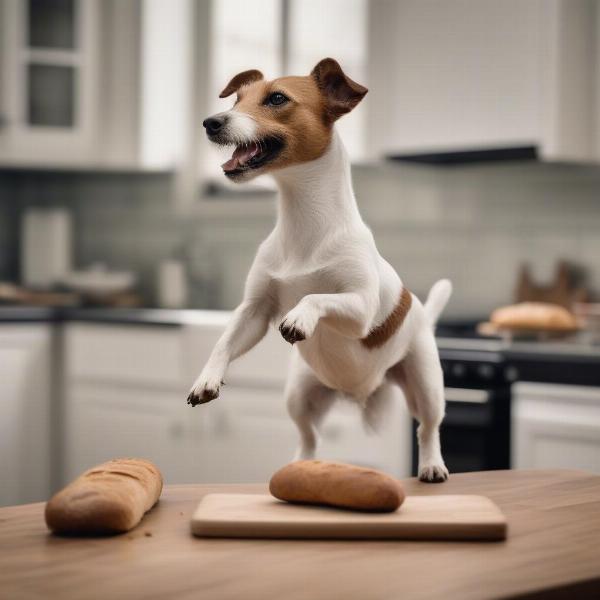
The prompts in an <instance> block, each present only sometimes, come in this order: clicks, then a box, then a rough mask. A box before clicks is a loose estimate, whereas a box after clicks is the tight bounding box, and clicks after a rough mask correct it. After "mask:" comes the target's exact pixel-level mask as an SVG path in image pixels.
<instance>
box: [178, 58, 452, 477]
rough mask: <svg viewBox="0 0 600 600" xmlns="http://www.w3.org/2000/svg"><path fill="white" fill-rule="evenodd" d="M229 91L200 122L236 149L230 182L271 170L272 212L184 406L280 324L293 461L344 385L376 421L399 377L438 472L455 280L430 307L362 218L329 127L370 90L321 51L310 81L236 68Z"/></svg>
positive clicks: (203, 398)
mask: <svg viewBox="0 0 600 600" xmlns="http://www.w3.org/2000/svg"><path fill="white" fill-rule="evenodd" d="M234 93H235V94H237V99H236V102H235V104H234V106H233V108H232V109H231V110H228V111H226V112H222V113H219V114H216V115H214V116H212V117H210V118H208V119H206V120H205V121H204V127H205V128H206V133H207V135H208V138H209V139H210V140H211V141H212V142H215V143H217V144H223V145H234V146H235V150H234V151H233V155H232V157H231V158H230V159H229V160H228V161H227V162H226V163H224V164H223V165H222V167H223V170H224V172H225V175H226V176H227V177H228V178H229V179H232V180H233V181H239V182H241V181H247V180H249V179H251V178H253V177H255V176H257V175H259V174H263V173H271V174H272V175H273V177H274V178H275V180H276V182H277V184H278V187H279V190H280V195H279V205H278V209H279V210H278V219H277V223H276V225H275V228H274V229H273V231H272V232H271V234H270V235H269V236H268V237H267V239H266V240H265V241H264V242H263V243H262V244H261V245H260V247H259V249H258V252H257V255H256V258H255V260H254V263H253V265H252V267H251V269H250V272H249V274H248V279H247V281H246V287H245V290H244V299H243V301H242V303H241V304H240V305H239V306H238V308H237V309H236V310H235V312H234V315H233V318H232V320H231V322H230V323H229V324H228V326H227V328H226V330H225V332H224V333H223V335H222V337H221V339H220V340H219V341H218V342H217V344H216V346H215V348H214V350H213V352H212V354H211V356H210V358H209V360H208V362H207V364H206V366H205V367H204V369H203V370H202V372H201V373H200V375H199V376H198V378H197V379H196V382H195V383H194V385H193V386H192V389H191V391H190V394H189V397H188V403H189V404H191V405H192V406H195V405H196V404H202V403H205V402H209V401H210V400H213V399H214V398H216V397H217V396H218V395H219V389H220V387H221V384H222V381H223V378H224V377H225V373H226V370H227V367H228V365H229V363H230V362H231V361H232V360H234V359H235V358H237V357H238V356H241V355H242V354H244V353H245V352H247V351H248V350H250V348H252V347H253V346H254V345H256V344H257V343H258V342H259V341H260V340H261V338H262V337H263V336H264V335H265V333H266V331H267V328H268V326H269V324H270V323H273V324H274V325H275V326H278V327H279V331H280V332H281V335H282V336H283V337H284V339H285V340H287V341H288V342H289V343H291V344H295V346H294V351H293V359H292V367H291V372H290V375H289V378H288V382H287V385H286V391H285V394H286V400H287V405H288V409H289V413H290V415H291V417H292V419H293V420H294V422H295V423H296V425H297V426H298V429H299V431H300V447H299V450H298V453H297V458H311V457H313V456H314V453H315V449H316V444H317V432H316V427H317V425H318V424H319V422H320V421H321V419H322V418H323V416H324V415H325V413H326V412H327V411H328V409H329V407H330V406H331V405H332V403H333V402H334V400H335V398H336V396H338V394H339V393H342V394H344V395H346V396H347V397H349V398H351V399H354V400H355V401H356V402H358V403H359V404H360V405H361V406H362V408H363V411H364V417H365V420H366V422H367V423H371V422H372V421H374V420H375V419H376V417H377V415H378V414H379V413H380V408H381V405H382V404H383V403H384V402H385V400H384V398H386V397H387V396H388V395H387V393H386V392H387V391H389V386H393V385H399V386H400V387H401V388H402V390H403V391H404V395H405V397H406V401H407V403H408V407H409V409H410V411H411V413H412V414H413V415H414V417H415V418H416V419H418V421H419V423H420V425H419V429H418V438H419V477H420V478H421V479H422V480H423V481H432V482H433V481H444V480H445V479H446V478H447V477H448V470H447V469H446V466H445V465H444V461H443V459H442V455H441V450H440V441H439V426H440V423H441V421H442V419H443V416H444V386H443V376H442V370H441V366H440V361H439V356H438V352H437V347H436V344H435V338H434V334H433V328H434V325H435V322H436V320H437V318H438V316H439V315H440V313H441V311H442V310H443V308H444V306H445V305H446V303H447V301H448V298H449V297H450V293H451V291H452V287H451V284H450V282H449V281H448V280H441V281H438V282H437V283H436V284H435V285H434V286H433V288H432V289H431V291H430V293H429V297H428V298H427V301H426V302H425V305H422V304H421V302H419V300H418V298H417V297H416V296H414V295H413V294H411V293H410V292H409V291H408V290H407V288H406V287H404V286H403V284H402V281H401V280H400V278H399V277H398V275H397V274H396V272H395V271H394V269H393V268H392V267H391V266H390V265H389V264H388V263H387V262H386V261H385V260H384V259H383V258H382V257H381V256H380V255H379V253H378V252H377V248H376V246H375V242H374V240H373V235H372V234H371V231H370V230H369V229H368V227H367V226H366V225H365V224H364V222H363V221H362V219H361V217H360V214H359V212H358V208H357V205H356V200H355V197H354V192H353V190H352V183H351V179H350V163H349V161H348V157H347V155H346V152H345V150H344V147H343V145H342V142H341V140H340V138H339V137H338V135H337V133H336V130H335V127H334V123H335V121H336V120H337V119H338V118H339V117H341V116H342V115H344V114H345V113H347V112H350V111H351V110H352V109H353V108H354V107H355V106H356V105H357V104H358V103H359V102H360V101H361V100H362V98H363V97H364V96H365V94H366V93H367V89H366V88H365V87H363V86H362V85H359V84H358V83H356V82H354V81H352V80H351V79H350V78H349V77H348V76H347V75H345V74H344V72H343V71H342V69H341V67H340V65H339V64H338V63H337V62H336V61H335V60H333V59H331V58H326V59H324V60H322V61H321V62H319V63H318V64H317V65H316V66H315V68H314V69H313V70H312V72H311V73H310V75H308V76H304V77H281V78H279V79H275V80H273V81H267V80H265V79H264V77H263V75H262V73H260V71H256V70H252V71H245V72H243V73H239V74H238V75H236V76H235V77H234V78H233V79H232V80H231V81H230V82H229V84H228V85H227V86H226V87H225V89H224V90H223V91H222V92H221V97H222V98H224V97H227V96H229V95H231V94H234Z"/></svg>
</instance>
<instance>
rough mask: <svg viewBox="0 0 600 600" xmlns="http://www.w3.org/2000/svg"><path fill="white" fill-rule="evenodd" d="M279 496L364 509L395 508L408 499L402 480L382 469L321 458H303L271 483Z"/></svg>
mask: <svg viewBox="0 0 600 600" xmlns="http://www.w3.org/2000/svg"><path fill="white" fill-rule="evenodd" d="M269 491H270V492H271V494H272V495H273V496H275V498H279V500H285V501H287V502H297V503H302V504H322V505H326V506H337V507H341V508H350V509H355V510H364V511H380V512H391V511H394V510H396V509H397V508H398V507H399V506H400V505H401V504H402V502H403V501H404V490H403V489H402V486H401V484H400V482H399V481H398V480H397V479H394V478H393V477H390V476H389V475H386V474H385V473H382V472H381V471H376V470H374V469H367V468H364V467H357V466H354V465H346V464H342V463H335V462H327V461H320V460H300V461H298V462H294V463H290V464H289V465H286V466H285V467H282V468H281V469H279V471H277V472H276V473H275V474H274V475H273V477H271V481H270V483H269Z"/></svg>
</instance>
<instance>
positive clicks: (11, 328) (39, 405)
mask: <svg viewBox="0 0 600 600" xmlns="http://www.w3.org/2000/svg"><path fill="white" fill-rule="evenodd" d="M51 344H52V329H51V327H50V326H48V325H37V324H36V325H25V324H24V325H0V482H1V484H0V506H3V505H9V504H21V503H25V502H38V501H41V500H45V499H46V498H47V497H48V493H49V492H50V483H51V469H52V461H51V414H52V413H51V400H52V398H51V390H52V386H51Z"/></svg>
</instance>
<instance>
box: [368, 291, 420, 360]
mask: <svg viewBox="0 0 600 600" xmlns="http://www.w3.org/2000/svg"><path fill="white" fill-rule="evenodd" d="M411 306H412V295H411V293H410V292H409V291H408V290H407V289H406V288H405V287H403V288H402V293H401V294H400V299H399V300H398V304H396V306H395V307H394V310H393V311H392V312H391V313H390V314H389V315H388V317H387V319H386V320H385V321H384V322H383V323H381V324H380V325H378V326H377V327H375V328H374V329H371V331H370V332H369V335H367V337H365V338H363V339H362V340H360V341H361V342H362V344H363V346H366V347H367V348H369V349H371V348H378V347H379V346H383V344H385V343H386V342H387V341H388V340H389V339H390V338H391V337H392V335H394V333H395V332H396V331H397V330H398V329H399V328H400V327H401V326H402V323H404V319H405V318H406V315H407V314H408V311H409V310H410V307H411Z"/></svg>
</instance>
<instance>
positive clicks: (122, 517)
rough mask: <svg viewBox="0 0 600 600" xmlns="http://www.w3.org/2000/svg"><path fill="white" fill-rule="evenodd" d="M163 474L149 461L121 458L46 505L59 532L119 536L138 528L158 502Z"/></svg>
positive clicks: (95, 469)
mask: <svg viewBox="0 0 600 600" xmlns="http://www.w3.org/2000/svg"><path fill="white" fill-rule="evenodd" d="M162 485H163V481H162V475H161V473H160V471H159V470H158V468H157V467H156V466H155V465H154V464H153V463H151V462H150V461H148V460H144V459H139V458H117V459H114V460H109V461H108V462H105V463H102V464H101V465H98V466H97V467H93V468H91V469H89V470H87V471H86V472H85V473H83V474H82V475H80V476H79V477H78V478H77V479H75V480H74V481H73V482H71V483H70V484H69V485H67V486H66V487H65V488H63V489H62V490H60V491H59V492H57V493H56V494H55V495H54V496H53V497H52V498H51V499H50V501H49V502H48V503H47V504H46V512H45V516H46V524H47V525H48V527H49V528H50V529H51V530H52V531H53V532H55V533H119V532H124V531H129V530H130V529H132V528H133V527H135V526H136V525H137V524H138V523H139V522H140V521H141V520H142V517H143V516H144V514H145V513H146V512H148V511H149V510H150V509H151V508H152V507H153V506H154V505H155V504H156V502H157V501H158V498H159V496H160V493H161V491H162Z"/></svg>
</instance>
